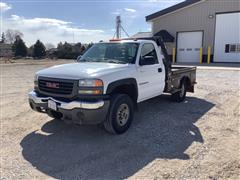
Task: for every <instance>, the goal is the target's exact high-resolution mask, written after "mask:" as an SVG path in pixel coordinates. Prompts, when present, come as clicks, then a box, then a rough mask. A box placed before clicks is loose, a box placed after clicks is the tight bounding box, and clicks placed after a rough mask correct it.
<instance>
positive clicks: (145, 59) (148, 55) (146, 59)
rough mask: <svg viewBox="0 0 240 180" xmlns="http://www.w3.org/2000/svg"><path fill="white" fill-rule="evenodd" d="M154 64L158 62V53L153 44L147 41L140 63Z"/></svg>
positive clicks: (143, 47) (142, 64)
mask: <svg viewBox="0 0 240 180" xmlns="http://www.w3.org/2000/svg"><path fill="white" fill-rule="evenodd" d="M152 64H158V59H157V53H156V50H155V48H154V45H153V44H151V43H146V44H144V45H143V46H142V50H141V57H140V61H139V65H141V66H144V65H152Z"/></svg>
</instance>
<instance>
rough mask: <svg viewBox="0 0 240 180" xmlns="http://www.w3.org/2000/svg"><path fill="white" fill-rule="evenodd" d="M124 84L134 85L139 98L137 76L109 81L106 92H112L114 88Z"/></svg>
mask: <svg viewBox="0 0 240 180" xmlns="http://www.w3.org/2000/svg"><path fill="white" fill-rule="evenodd" d="M122 85H133V86H134V87H135V90H136V98H138V86H137V81H136V79H135V78H126V79H120V80H117V81H114V82H111V83H109V84H108V87H107V90H106V94H111V93H112V92H113V91H114V89H116V88H117V87H119V86H122Z"/></svg>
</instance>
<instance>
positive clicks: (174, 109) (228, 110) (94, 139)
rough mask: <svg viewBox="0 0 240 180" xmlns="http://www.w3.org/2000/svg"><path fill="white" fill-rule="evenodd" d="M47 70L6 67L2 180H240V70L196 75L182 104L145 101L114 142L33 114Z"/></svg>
mask: <svg viewBox="0 0 240 180" xmlns="http://www.w3.org/2000/svg"><path fill="white" fill-rule="evenodd" d="M49 65H52V63H42V64H31V65H24V64H19V65H17V64H12V65H1V69H0V70H1V77H0V78H1V84H0V85H1V94H0V97H1V101H0V109H1V112H0V113H1V167H0V168H1V178H0V179H33V178H37V179H46V178H57V179H107V180H108V179H109V180H110V179H111V180H112V179H124V178H130V179H238V178H239V176H240V152H239V149H240V145H239V142H240V141H239V137H240V136H239V131H240V130H239V107H240V106H239V102H240V99H239V98H240V97H239V87H240V84H239V83H240V79H239V77H240V71H237V70H218V69H210V70H209V69H208V70H204V69H200V70H198V71H197V82H198V84H197V85H196V92H195V93H194V94H188V97H187V99H186V101H185V102H184V103H174V102H171V101H170V96H169V95H163V96H160V97H157V98H154V99H151V100H148V101H146V102H144V103H142V104H140V106H139V110H138V112H136V115H135V119H134V122H133V124H132V127H131V128H130V129H129V131H128V132H126V133H125V134H123V135H119V136H113V135H109V134H107V133H105V131H104V130H102V129H99V128H98V127H95V126H76V125H67V124H65V123H63V122H59V121H57V120H53V119H51V118H49V117H48V116H47V115H45V114H39V113H36V112H34V111H32V110H31V109H30V107H29V105H28V101H27V92H28V91H30V90H31V89H32V87H33V76H34V73H35V72H36V71H37V70H40V69H42V68H44V67H47V66H49Z"/></svg>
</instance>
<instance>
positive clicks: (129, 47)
mask: <svg viewBox="0 0 240 180" xmlns="http://www.w3.org/2000/svg"><path fill="white" fill-rule="evenodd" d="M164 52H165V53H164ZM167 59H168V57H167V56H166V50H165V49H164V46H160V47H159V44H158V41H155V40H149V39H134V40H132V39H127V40H114V41H110V42H101V43H96V44H95V45H93V46H92V47H91V48H90V49H89V50H87V51H86V52H85V53H84V55H83V56H81V57H80V58H78V60H77V62H74V63H70V64H65V65H59V66H53V67H50V68H47V69H44V70H40V71H39V72H37V73H36V75H35V80H34V90H33V91H31V92H30V93H29V103H30V106H31V108H32V109H33V110H35V111H38V112H45V113H47V114H48V115H49V116H51V117H53V118H55V119H61V120H65V121H68V122H72V123H77V124H102V125H103V127H104V128H105V130H106V131H108V132H110V133H113V134H121V133H124V132H125V131H126V130H127V129H128V128H129V127H130V125H131V122H132V120H133V117H134V109H136V107H137V104H138V103H139V102H142V101H145V100H147V99H150V98H153V97H156V96H159V95H161V94H162V93H163V92H167V93H171V94H172V97H173V99H175V100H176V101H178V102H181V101H183V100H184V98H185V96H186V92H187V91H189V92H193V90H194V88H193V87H194V86H193V85H194V83H195V78H196V77H195V74H196V73H195V72H196V68H194V67H193V68H182V67H181V68H180V67H179V68H171V67H169V66H167V65H166V60H167ZM170 68H171V69H172V70H171V69H170ZM180 71H181V72H180Z"/></svg>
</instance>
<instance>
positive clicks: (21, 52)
mask: <svg viewBox="0 0 240 180" xmlns="http://www.w3.org/2000/svg"><path fill="white" fill-rule="evenodd" d="M12 49H13V52H14V55H15V56H21V57H25V56H26V55H27V46H26V45H25V43H24V41H23V40H22V39H21V37H20V36H17V37H16V39H15V41H14V43H13V46H12Z"/></svg>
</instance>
